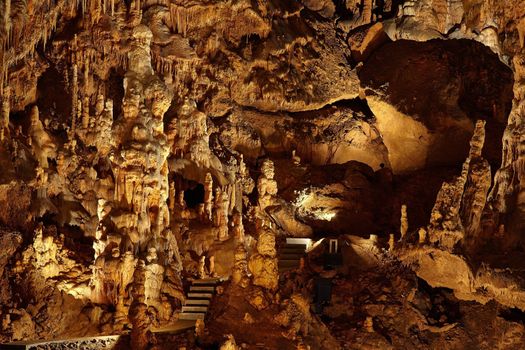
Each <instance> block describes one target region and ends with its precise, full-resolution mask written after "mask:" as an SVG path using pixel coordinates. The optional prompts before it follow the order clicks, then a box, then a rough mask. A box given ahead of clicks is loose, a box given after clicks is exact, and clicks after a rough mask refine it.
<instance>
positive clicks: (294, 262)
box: [278, 260, 299, 267]
mask: <svg viewBox="0 0 525 350" xmlns="http://www.w3.org/2000/svg"><path fill="white" fill-rule="evenodd" d="M278 266H279V267H297V266H299V260H279V264H278Z"/></svg>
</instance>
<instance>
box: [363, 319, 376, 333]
mask: <svg viewBox="0 0 525 350" xmlns="http://www.w3.org/2000/svg"><path fill="white" fill-rule="evenodd" d="M364 328H365V330H366V331H367V332H368V333H373V332H374V319H373V318H372V317H371V316H367V317H366V319H365V322H364Z"/></svg>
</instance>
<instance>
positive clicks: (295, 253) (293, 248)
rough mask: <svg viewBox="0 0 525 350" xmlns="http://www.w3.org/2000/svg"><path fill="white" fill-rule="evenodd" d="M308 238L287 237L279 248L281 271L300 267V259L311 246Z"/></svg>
mask: <svg viewBox="0 0 525 350" xmlns="http://www.w3.org/2000/svg"><path fill="white" fill-rule="evenodd" d="M309 242H310V240H309V239H307V238H287V239H286V243H285V244H283V245H281V247H280V249H279V254H278V257H279V265H278V266H279V273H283V272H286V271H289V270H294V269H296V268H298V267H299V264H300V260H301V258H302V257H303V256H304V253H305V251H306V249H307V248H308V246H309V244H310V243H309Z"/></svg>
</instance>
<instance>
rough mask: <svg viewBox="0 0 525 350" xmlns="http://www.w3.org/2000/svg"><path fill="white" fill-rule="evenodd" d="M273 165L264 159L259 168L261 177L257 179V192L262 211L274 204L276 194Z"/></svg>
mask: <svg viewBox="0 0 525 350" xmlns="http://www.w3.org/2000/svg"><path fill="white" fill-rule="evenodd" d="M274 174H275V170H274V165H273V162H272V161H271V160H269V159H266V160H265V161H264V162H263V163H262V166H261V175H260V176H259V178H258V179H257V191H258V193H259V206H260V207H261V209H262V210H264V209H266V207H268V206H270V205H272V204H273V202H274V198H275V195H276V194H277V181H275V180H274V178H273V177H274Z"/></svg>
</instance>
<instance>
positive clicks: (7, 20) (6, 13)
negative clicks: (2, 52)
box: [4, 0, 11, 45]
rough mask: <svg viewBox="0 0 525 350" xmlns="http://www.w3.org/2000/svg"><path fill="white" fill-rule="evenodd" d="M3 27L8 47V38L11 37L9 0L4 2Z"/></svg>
mask: <svg viewBox="0 0 525 350" xmlns="http://www.w3.org/2000/svg"><path fill="white" fill-rule="evenodd" d="M4 26H5V27H4V29H5V33H6V41H7V45H9V37H10V35H11V0H5V11H4Z"/></svg>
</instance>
